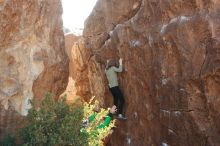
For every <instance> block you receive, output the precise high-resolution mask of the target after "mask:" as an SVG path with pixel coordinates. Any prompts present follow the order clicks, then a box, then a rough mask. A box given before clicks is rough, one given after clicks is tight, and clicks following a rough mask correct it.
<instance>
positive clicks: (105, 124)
mask: <svg viewBox="0 0 220 146" xmlns="http://www.w3.org/2000/svg"><path fill="white" fill-rule="evenodd" d="M96 115H97V113H96V112H94V113H93V114H92V115H91V116H90V117H89V122H93V121H94V119H95V117H96ZM111 120H112V117H111V116H109V115H108V116H106V117H105V119H104V121H103V122H102V123H101V124H100V125H99V126H98V127H97V128H98V129H102V128H105V127H106V126H108V125H109V124H110V122H111Z"/></svg>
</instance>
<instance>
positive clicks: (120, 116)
mask: <svg viewBox="0 0 220 146" xmlns="http://www.w3.org/2000/svg"><path fill="white" fill-rule="evenodd" d="M116 118H117V119H119V120H127V118H126V117H124V116H123V115H122V114H118V115H117V117H116Z"/></svg>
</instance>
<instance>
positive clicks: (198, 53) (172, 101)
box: [74, 0, 220, 146]
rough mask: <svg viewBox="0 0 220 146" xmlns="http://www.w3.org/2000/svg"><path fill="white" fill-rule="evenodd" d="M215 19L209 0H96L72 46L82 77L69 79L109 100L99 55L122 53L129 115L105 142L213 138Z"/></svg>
mask: <svg viewBox="0 0 220 146" xmlns="http://www.w3.org/2000/svg"><path fill="white" fill-rule="evenodd" d="M219 22H220V2H219V1H215V0H182V1H169V0H162V1H161V0H123V1H118V0H105V1H104V0H99V1H98V2H97V4H96V6H95V8H94V9H93V12H92V13H91V14H90V16H89V17H88V19H87V20H86V22H85V29H84V32H83V39H84V43H83V44H84V45H83V46H82V47H81V48H80V49H78V52H74V53H76V54H75V55H76V56H78V58H77V60H76V62H78V63H81V64H82V65H81V66H79V69H78V70H81V71H82V70H83V71H86V74H85V75H84V76H85V77H86V79H87V82H76V84H77V85H78V86H79V87H85V86H87V87H89V92H90V94H86V95H95V96H97V97H99V98H100V100H101V101H102V103H103V104H105V105H106V106H110V105H112V104H113V103H112V97H111V94H110V92H109V90H108V86H107V81H106V77H105V74H104V68H105V64H106V60H107V59H111V58H113V59H119V58H120V57H121V58H123V59H124V66H125V71H124V72H123V73H121V74H120V75H119V83H120V88H121V89H122V91H123V93H124V97H125V101H126V103H125V114H126V116H127V117H128V120H127V121H124V122H122V121H120V122H118V125H117V128H116V129H115V132H114V133H113V135H112V137H111V140H110V142H109V145H111V146H150V145H153V146H158V145H171V146H186V145H187V146H214V145H219V144H220V134H219V131H220V126H219V122H220V118H219V117H220V108H219V105H220V89H219V88H220V82H219V81H220V63H219V62H220V51H219V50H220V33H219V32H220V31H219V30H220V23H219ZM79 50H80V51H79ZM77 54H78V55H77ZM84 54H90V55H89V56H90V57H89V58H90V59H88V56H87V55H84ZM83 64H84V65H83ZM80 67H81V68H80ZM86 90H87V89H85V92H88V91H86ZM81 91H82V92H84V91H83V90H81Z"/></svg>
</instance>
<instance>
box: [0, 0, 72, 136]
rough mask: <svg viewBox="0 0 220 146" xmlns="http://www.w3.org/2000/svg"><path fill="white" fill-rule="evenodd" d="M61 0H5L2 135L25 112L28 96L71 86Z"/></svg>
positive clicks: (0, 56) (1, 15)
mask: <svg viewBox="0 0 220 146" xmlns="http://www.w3.org/2000/svg"><path fill="white" fill-rule="evenodd" d="M61 14H62V6H61V2H60V0H46V1H42V0H34V1H33V0H1V1H0V34H1V35H0V104H1V108H0V137H3V136H4V134H5V133H7V132H9V131H10V130H12V129H13V128H15V127H16V124H17V123H16V120H17V119H18V117H19V115H26V114H27V109H28V108H29V107H30V105H29V104H28V100H29V99H32V98H33V97H34V98H36V99H37V100H38V101H39V100H40V99H41V98H42V96H44V94H45V93H47V92H48V91H50V92H52V93H54V95H56V97H58V95H59V94H61V93H62V92H63V91H64V89H65V88H66V84H67V79H68V57H67V55H66V54H65V48H64V36H63V30H62V19H61Z"/></svg>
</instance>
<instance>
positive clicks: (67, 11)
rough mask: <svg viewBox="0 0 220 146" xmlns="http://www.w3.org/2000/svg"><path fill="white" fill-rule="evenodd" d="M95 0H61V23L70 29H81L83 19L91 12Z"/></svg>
mask: <svg viewBox="0 0 220 146" xmlns="http://www.w3.org/2000/svg"><path fill="white" fill-rule="evenodd" d="M96 1H97V0H62V5H63V16H62V17H63V25H64V27H65V28H68V29H70V30H74V31H75V30H79V29H81V30H82V29H83V27H84V21H85V20H86V18H87V17H88V16H89V14H90V13H91V12H92V9H93V7H94V6H95V3H96Z"/></svg>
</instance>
